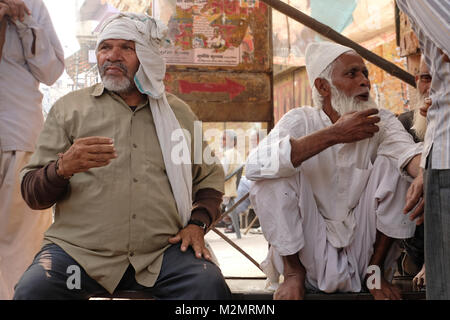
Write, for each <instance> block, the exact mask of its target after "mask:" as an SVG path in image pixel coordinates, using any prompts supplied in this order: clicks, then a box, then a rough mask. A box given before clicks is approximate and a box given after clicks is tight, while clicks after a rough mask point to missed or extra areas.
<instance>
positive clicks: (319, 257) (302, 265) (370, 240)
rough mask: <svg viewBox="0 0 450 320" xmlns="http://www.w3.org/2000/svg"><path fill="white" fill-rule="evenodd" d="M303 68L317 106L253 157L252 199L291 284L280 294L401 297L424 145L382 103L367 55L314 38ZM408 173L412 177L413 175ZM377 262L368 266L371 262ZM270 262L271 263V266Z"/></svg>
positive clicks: (293, 116) (294, 114)
mask: <svg viewBox="0 0 450 320" xmlns="http://www.w3.org/2000/svg"><path fill="white" fill-rule="evenodd" d="M305 58H306V69H307V72H308V76H309V80H310V84H311V87H312V89H313V101H314V104H315V107H307V106H305V107H302V108H296V109H293V110H291V111H289V112H288V113H287V114H285V115H284V116H283V118H282V119H281V120H280V121H279V123H278V124H277V125H276V126H275V128H274V129H273V130H272V131H271V133H270V134H269V135H268V136H267V137H266V139H265V140H264V141H262V142H261V143H260V145H259V146H258V148H257V149H256V150H254V151H253V152H252V153H251V154H250V156H249V158H248V160H247V167H246V170H247V174H246V176H247V178H248V179H250V180H253V181H256V182H253V183H252V187H251V191H250V199H251V202H252V204H253V206H254V209H255V212H256V214H257V215H258V217H259V219H260V223H261V227H262V230H263V232H264V235H265V237H266V239H267V240H268V242H269V243H270V244H271V249H270V250H271V251H272V252H271V253H272V255H273V259H272V260H273V261H274V265H275V269H276V270H277V271H278V272H279V273H280V274H283V276H284V282H283V283H282V284H281V285H280V287H279V288H278V290H277V291H276V292H275V294H274V298H275V299H302V298H304V294H305V290H306V289H311V290H320V291H324V292H328V293H331V292H360V291H361V290H363V289H364V288H365V287H364V286H365V284H366V279H368V280H370V281H367V288H368V289H369V291H370V292H371V294H372V295H373V297H374V298H375V299H400V298H401V294H400V291H399V289H398V288H396V287H395V286H393V285H392V284H391V283H390V281H389V280H390V279H391V278H392V276H393V272H394V269H393V266H394V265H395V260H396V259H397V258H398V255H399V253H400V250H399V246H398V242H399V241H397V239H405V238H409V237H411V236H412V235H413V234H414V230H415V223H414V221H413V220H414V219H415V218H417V217H419V218H418V219H422V217H421V216H420V214H421V213H422V212H421V211H420V208H418V207H416V208H415V209H414V210H413V212H411V213H410V214H409V215H404V214H403V207H404V205H405V201H406V193H407V189H408V186H409V182H410V181H411V180H412V178H411V177H414V178H415V179H414V181H413V183H414V184H416V185H419V186H420V185H422V184H423V180H422V175H418V172H419V162H420V153H421V151H422V147H421V145H420V144H415V143H414V142H413V140H412V138H411V136H410V135H409V134H408V133H407V132H406V130H405V129H404V128H403V126H402V125H401V123H400V122H399V121H398V119H397V118H396V117H395V116H394V115H393V114H392V113H391V112H389V111H387V110H383V109H377V108H376V104H375V103H374V101H373V100H372V99H371V98H370V96H369V92H370V81H369V79H368V70H367V68H366V66H365V64H364V61H363V59H362V58H361V57H360V56H359V55H358V54H357V53H356V52H355V51H354V50H352V49H350V48H348V47H344V46H341V45H338V44H334V43H330V42H319V43H313V44H310V45H309V46H308V48H307V50H306V56H305ZM408 179H409V181H408ZM369 267H370V268H369ZM269 269H270V268H269Z"/></svg>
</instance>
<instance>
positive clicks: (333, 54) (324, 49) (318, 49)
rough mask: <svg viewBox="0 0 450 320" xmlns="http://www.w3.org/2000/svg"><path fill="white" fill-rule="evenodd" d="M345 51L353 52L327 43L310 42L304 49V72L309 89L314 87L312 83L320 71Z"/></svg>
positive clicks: (341, 46) (332, 43) (335, 44)
mask: <svg viewBox="0 0 450 320" xmlns="http://www.w3.org/2000/svg"><path fill="white" fill-rule="evenodd" d="M347 51H353V52H355V50H353V49H352V48H349V47H345V46H343V45H340V44H337V43H334V42H329V41H321V42H311V43H310V44H309V45H308V46H307V47H306V52H305V62H306V71H307V72H308V79H309V84H310V85H311V88H313V87H314V81H315V80H316V79H317V77H319V75H320V74H321V73H322V71H323V70H325V69H326V68H327V67H328V66H329V65H330V64H331V63H332V62H333V61H334V60H336V59H337V58H338V57H339V56H340V55H341V54H343V53H345V52H347Z"/></svg>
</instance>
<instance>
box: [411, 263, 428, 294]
mask: <svg viewBox="0 0 450 320" xmlns="http://www.w3.org/2000/svg"><path fill="white" fill-rule="evenodd" d="M425 287H426V279H425V263H424V264H423V266H422V269H421V270H420V271H419V272H418V273H417V274H416V276H415V277H414V279H413V288H414V290H417V291H419V290H421V289H423V288H425Z"/></svg>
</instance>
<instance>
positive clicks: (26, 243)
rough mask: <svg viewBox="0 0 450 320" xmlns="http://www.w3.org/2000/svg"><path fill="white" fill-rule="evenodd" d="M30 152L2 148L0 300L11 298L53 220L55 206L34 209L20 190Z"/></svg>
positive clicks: (0, 168) (0, 159)
mask: <svg viewBox="0 0 450 320" xmlns="http://www.w3.org/2000/svg"><path fill="white" fill-rule="evenodd" d="M30 157H31V152H24V151H6V152H2V151H1V150H0V300H3V299H12V297H13V293H14V286H15V285H16V283H17V282H18V281H19V279H20V277H21V276H22V274H23V273H24V272H25V270H26V269H27V268H28V267H29V265H30V264H31V262H32V261H33V258H34V256H35V255H36V253H37V252H38V251H39V249H40V248H41V245H42V239H43V238H44V232H45V231H46V230H47V229H48V227H49V226H50V224H51V223H52V210H51V209H47V210H42V211H35V210H31V209H30V208H29V207H28V205H27V204H26V203H25V201H24V200H23V199H22V195H21V193H20V179H19V172H20V170H21V169H22V168H23V167H24V166H25V165H26V164H27V163H28V161H29V159H30Z"/></svg>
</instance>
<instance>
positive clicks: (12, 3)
mask: <svg viewBox="0 0 450 320" xmlns="http://www.w3.org/2000/svg"><path fill="white" fill-rule="evenodd" d="M0 2H1V3H2V4H5V5H6V6H7V7H8V8H9V13H8V15H9V16H10V17H11V20H12V21H13V22H14V21H16V20H20V21H21V22H23V20H24V18H25V14H27V15H31V11H30V9H28V7H27V6H26V4H25V3H24V2H23V1H22V0H0Z"/></svg>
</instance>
